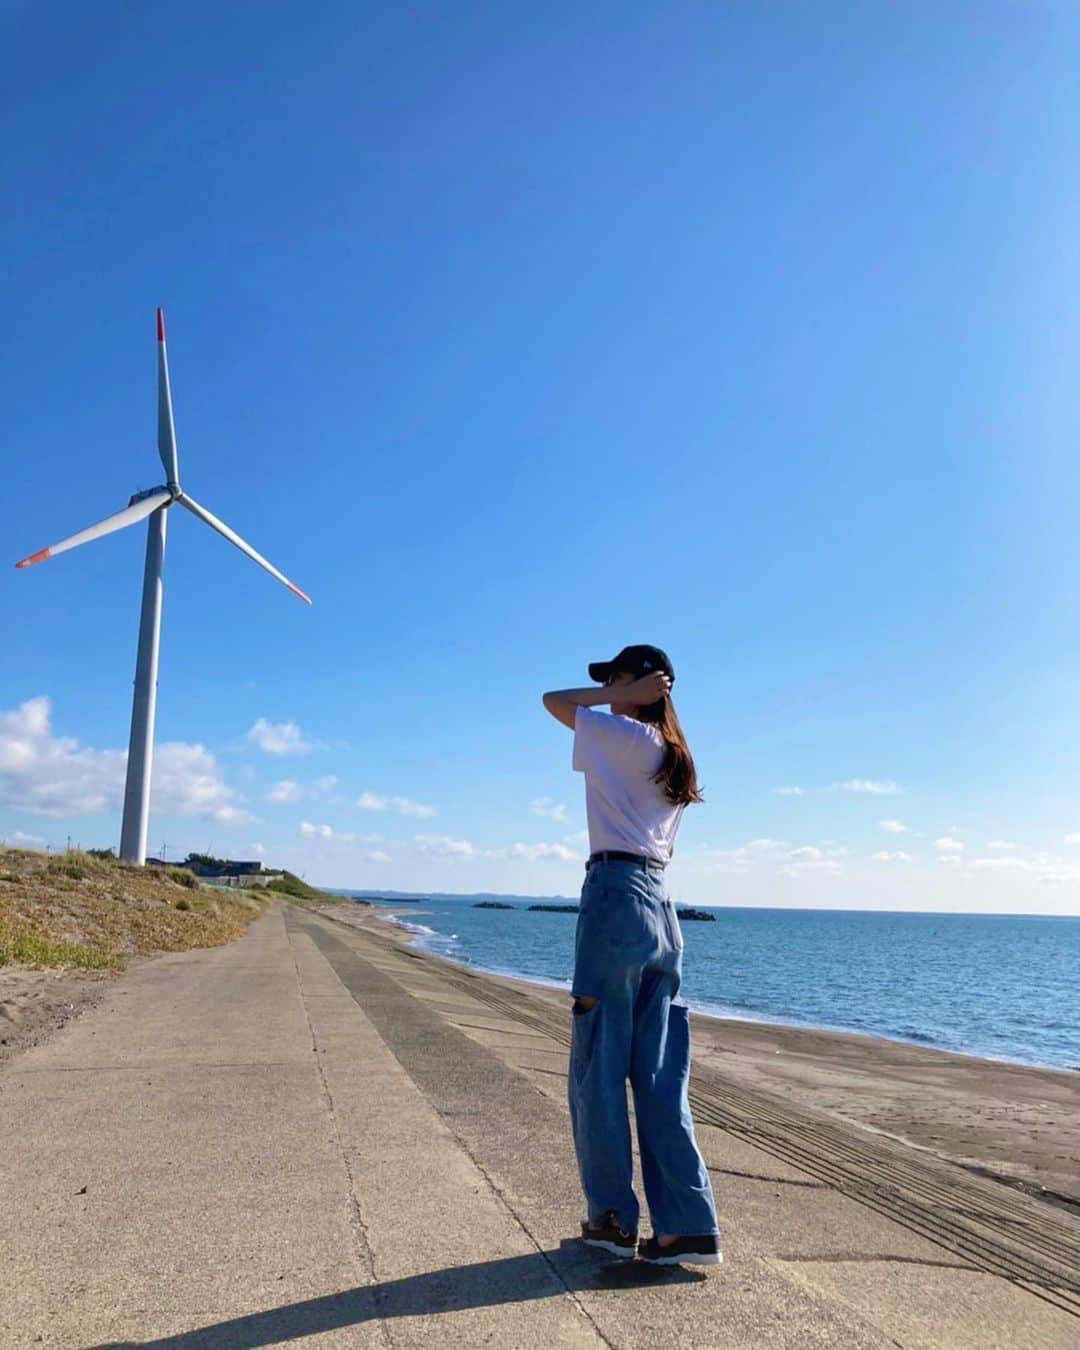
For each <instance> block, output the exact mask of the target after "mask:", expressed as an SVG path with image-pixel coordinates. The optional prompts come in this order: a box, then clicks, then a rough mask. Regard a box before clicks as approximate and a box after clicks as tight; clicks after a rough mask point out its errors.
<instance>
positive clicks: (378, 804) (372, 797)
mask: <svg viewBox="0 0 1080 1350" xmlns="http://www.w3.org/2000/svg"><path fill="white" fill-rule="evenodd" d="M389 801H390V798H389V797H379V796H377V795H376V794H375V793H374V792H361V794H360V796H359V797H357V799H356V805H357V806H358V807H359V808H360V809H361V811H385V810H386V808H387V805H388V804H389Z"/></svg>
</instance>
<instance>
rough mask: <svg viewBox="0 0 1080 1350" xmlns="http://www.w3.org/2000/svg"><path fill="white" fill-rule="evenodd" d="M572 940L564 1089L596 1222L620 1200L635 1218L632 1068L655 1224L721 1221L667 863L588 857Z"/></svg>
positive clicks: (672, 1229) (670, 1226) (693, 1228)
mask: <svg viewBox="0 0 1080 1350" xmlns="http://www.w3.org/2000/svg"><path fill="white" fill-rule="evenodd" d="M574 945H575V952H574V983H573V990H572V992H573V994H574V996H575V998H583V999H596V1000H597V1003H596V1006H595V1007H593V1008H591V1009H589V1010H588V1011H582V1010H581V1009H580V1007H579V1006H578V1005H577V1004H575V1007H574V1013H573V1019H572V1020H573V1028H572V1033H571V1043H570V1071H569V1080H568V1081H569V1099H570V1121H571V1124H572V1127H573V1132H574V1148H575V1150H576V1152H577V1160H578V1170H579V1171H580V1173H581V1184H582V1187H583V1189H584V1191H585V1199H586V1202H587V1205H588V1219H589V1222H590V1223H598V1222H599V1221H600V1220H601V1219H602V1217H603V1216H604V1215H605V1214H606V1213H607V1212H608V1211H609V1210H613V1211H614V1212H615V1214H616V1216H617V1218H618V1221H619V1224H620V1226H621V1227H622V1228H623V1229H625V1230H626V1231H628V1232H631V1233H636V1232H637V1230H638V1200H637V1196H636V1195H635V1194H634V1189H633V1184H632V1177H633V1156H632V1153H631V1146H630V1121H629V1116H628V1112H627V1105H626V1080H627V1078H629V1079H630V1084H631V1087H632V1089H633V1093H634V1114H635V1116H636V1118H637V1135H638V1147H639V1150H640V1153H641V1179H642V1182H643V1184H644V1187H645V1198H646V1200H647V1201H648V1204H649V1214H650V1216H651V1218H652V1224H653V1231H654V1232H656V1233H671V1234H674V1235H676V1236H691V1235H693V1236H696V1235H698V1234H704V1233H716V1232H718V1231H719V1230H718V1227H717V1222H716V1206H715V1204H714V1202H713V1194H712V1187H711V1185H710V1184H709V1174H708V1171H707V1170H706V1167H705V1163H704V1161H703V1160H702V1157H701V1153H700V1152H699V1151H698V1146H697V1143H696V1141H695V1139H694V1124H693V1120H692V1119H691V1116H690V1103H689V1100H688V1097H687V1087H688V1083H689V1078H690V1022H689V1013H688V1010H687V1007H686V1004H685V1003H682V1002H678V1001H676V998H675V996H676V994H677V993H678V991H679V985H680V983H681V980H682V948H683V943H682V934H681V933H680V931H679V920H678V918H677V917H676V915H675V910H674V907H673V906H672V904H671V902H670V900H669V899H668V898H667V891H666V889H665V886H664V873H663V869H662V868H661V867H659V866H657V867H652V866H648V865H646V864H644V863H634V862H618V861H603V862H595V863H592V864H590V866H589V869H588V872H587V874H586V877H585V885H584V886H583V887H582V891H581V910H580V912H579V914H578V921H577V935H576V937H575V944H574Z"/></svg>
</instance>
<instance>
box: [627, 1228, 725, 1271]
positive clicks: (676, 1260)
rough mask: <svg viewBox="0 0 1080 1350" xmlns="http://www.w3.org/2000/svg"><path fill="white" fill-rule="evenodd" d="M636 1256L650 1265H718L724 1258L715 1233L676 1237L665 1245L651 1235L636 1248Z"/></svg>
mask: <svg viewBox="0 0 1080 1350" xmlns="http://www.w3.org/2000/svg"><path fill="white" fill-rule="evenodd" d="M638 1256H639V1257H640V1258H641V1260H642V1261H648V1263H649V1264H650V1265H651V1266H718V1265H719V1264H720V1263H721V1261H723V1259H724V1256H723V1253H722V1252H721V1250H720V1239H719V1237H718V1236H717V1235H716V1234H715V1233H704V1234H702V1235H701V1236H700V1237H680V1238H676V1239H675V1241H674V1242H672V1243H670V1244H669V1245H668V1246H667V1247H661V1246H660V1243H659V1242H657V1240H656V1238H655V1237H651V1238H649V1240H648V1242H643V1243H642V1244H641V1246H640V1247H639V1248H638Z"/></svg>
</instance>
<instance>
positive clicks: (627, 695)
mask: <svg viewBox="0 0 1080 1350" xmlns="http://www.w3.org/2000/svg"><path fill="white" fill-rule="evenodd" d="M670 692H671V681H670V680H669V679H668V677H667V676H666V675H665V674H664V672H663V671H662V670H656V671H653V673H652V674H651V675H643V676H642V677H641V679H640V680H635V681H634V683H633V684H621V685H619V691H618V696H617V697H618V702H619V703H632V704H633V705H634V706H635V707H638V708H644V707H646V706H647V705H648V704H650V703H659V702H660V700H661V699H662V698H667V696H668V694H669V693H670Z"/></svg>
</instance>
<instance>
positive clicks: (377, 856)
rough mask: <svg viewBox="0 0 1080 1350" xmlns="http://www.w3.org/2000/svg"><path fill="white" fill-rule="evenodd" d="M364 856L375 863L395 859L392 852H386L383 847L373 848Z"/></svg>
mask: <svg viewBox="0 0 1080 1350" xmlns="http://www.w3.org/2000/svg"><path fill="white" fill-rule="evenodd" d="M364 857H365V858H366V859H367V861H368V862H373V863H388V862H392V861H393V860H392V859H391V857H390V854H389V853H384V852H383V851H382V849H381V848H373V849H372V850H371V852H370V853H365V854H364Z"/></svg>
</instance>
